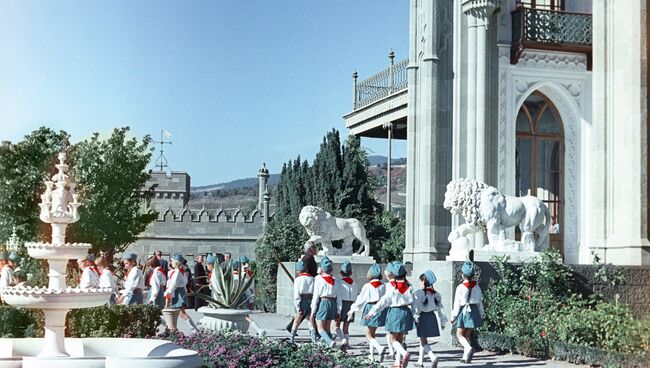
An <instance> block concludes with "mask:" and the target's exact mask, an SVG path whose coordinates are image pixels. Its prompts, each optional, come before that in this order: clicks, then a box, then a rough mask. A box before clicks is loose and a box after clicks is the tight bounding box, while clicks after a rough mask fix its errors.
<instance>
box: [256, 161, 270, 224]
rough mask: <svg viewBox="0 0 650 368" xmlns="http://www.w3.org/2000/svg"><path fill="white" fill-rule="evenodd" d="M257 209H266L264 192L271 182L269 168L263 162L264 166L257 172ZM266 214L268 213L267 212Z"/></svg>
mask: <svg viewBox="0 0 650 368" xmlns="http://www.w3.org/2000/svg"><path fill="white" fill-rule="evenodd" d="M257 182H258V188H257V189H258V190H257V196H258V197H257V209H258V210H260V211H262V212H263V211H264V192H266V185H267V184H268V182H269V169H267V168H266V163H263V164H262V167H261V168H260V169H259V171H258V172H257ZM265 215H266V214H265Z"/></svg>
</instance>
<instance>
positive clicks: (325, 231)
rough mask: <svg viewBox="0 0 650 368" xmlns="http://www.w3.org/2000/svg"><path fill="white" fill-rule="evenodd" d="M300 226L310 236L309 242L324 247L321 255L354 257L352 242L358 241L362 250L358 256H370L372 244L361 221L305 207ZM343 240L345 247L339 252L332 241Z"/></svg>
mask: <svg viewBox="0 0 650 368" xmlns="http://www.w3.org/2000/svg"><path fill="white" fill-rule="evenodd" d="M298 220H299V221H300V224H301V225H302V226H303V227H304V228H305V230H306V231H307V234H308V235H309V236H310V238H309V240H307V242H311V243H314V244H317V243H320V244H322V245H323V250H321V251H320V252H318V254H320V255H341V256H349V255H352V252H353V251H352V242H354V239H358V240H359V241H360V242H361V248H360V249H359V252H358V253H357V254H356V255H364V256H368V255H369V254H370V242H369V241H368V238H367V237H366V229H365V227H364V226H363V224H362V223H361V221H359V220H357V219H354V218H350V219H343V218H337V217H334V216H332V215H330V214H329V213H328V212H325V211H324V210H323V209H322V208H319V207H316V206H305V207H303V208H302V210H301V211H300V215H299V216H298ZM335 240H343V247H342V248H341V249H340V250H338V252H337V249H336V248H334V247H333V246H332V241H335Z"/></svg>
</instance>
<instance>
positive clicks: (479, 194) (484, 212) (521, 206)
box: [443, 178, 551, 252]
mask: <svg viewBox="0 0 650 368" xmlns="http://www.w3.org/2000/svg"><path fill="white" fill-rule="evenodd" d="M443 206H444V208H445V209H446V210H448V211H450V212H451V213H452V214H460V215H462V216H463V218H465V221H466V224H463V225H461V226H459V228H458V229H454V230H452V233H453V234H450V239H451V238H454V239H456V238H458V236H453V237H452V235H457V234H456V233H459V234H460V233H462V235H463V236H464V235H466V234H467V232H468V231H467V229H468V228H471V229H473V231H474V232H482V231H485V232H487V238H488V245H486V247H488V249H490V248H491V249H494V250H504V248H505V247H506V246H507V245H508V244H513V243H515V242H514V240H512V239H508V237H507V232H506V230H507V229H508V228H511V227H514V226H519V230H520V231H521V245H520V246H519V247H518V249H517V250H522V251H535V252H542V251H544V250H546V248H548V245H549V230H550V226H551V216H550V212H549V210H548V207H547V206H546V204H544V202H542V201H541V200H540V199H539V198H537V197H533V196H525V197H513V196H509V195H504V194H501V193H500V192H499V191H498V190H497V189H496V188H495V187H492V186H489V185H487V184H485V183H482V182H480V181H477V180H474V179H466V178H460V179H455V180H452V181H451V182H450V183H449V184H447V191H446V192H445V202H444V204H443ZM461 227H462V228H461Z"/></svg>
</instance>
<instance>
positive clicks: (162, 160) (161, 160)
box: [154, 129, 172, 171]
mask: <svg viewBox="0 0 650 368" xmlns="http://www.w3.org/2000/svg"><path fill="white" fill-rule="evenodd" d="M171 137H172V133H170V132H168V131H166V130H164V129H161V130H160V140H159V141H154V143H158V144H160V154H159V155H158V158H156V167H158V168H160V171H163V170H164V169H165V168H166V167H169V166H168V165H167V158H166V157H165V152H164V147H165V145H166V144H169V145H171V144H172V142H171V140H170V141H165V138H167V139H169V138H171Z"/></svg>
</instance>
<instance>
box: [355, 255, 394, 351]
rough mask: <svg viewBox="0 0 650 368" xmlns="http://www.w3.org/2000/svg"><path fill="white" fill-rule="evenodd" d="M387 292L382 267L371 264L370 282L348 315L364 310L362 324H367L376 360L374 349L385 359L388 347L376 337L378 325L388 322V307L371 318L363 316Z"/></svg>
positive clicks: (370, 346) (368, 336) (364, 286)
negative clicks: (382, 279) (382, 276)
mask: <svg viewBox="0 0 650 368" xmlns="http://www.w3.org/2000/svg"><path fill="white" fill-rule="evenodd" d="M385 293H386V285H384V283H383V282H381V267H379V265H378V264H374V265H372V266H370V269H369V270H368V283H367V284H365V285H363V287H362V288H361V292H360V293H359V296H358V297H357V300H356V301H355V302H354V304H352V306H351V307H350V311H349V312H348V315H350V314H352V313H355V312H358V311H362V313H361V318H360V322H361V326H366V339H368V345H369V348H370V360H373V361H374V360H375V355H374V350H377V353H379V361H380V362H382V361H383V360H384V353H385V351H386V348H385V347H383V346H381V344H380V343H379V341H377V339H376V338H375V333H376V331H377V327H382V326H384V324H385V323H386V312H388V310H387V309H384V310H383V311H381V313H378V314H376V315H374V316H373V317H372V318H371V319H370V320H366V319H365V318H363V317H364V316H365V315H367V314H368V312H370V309H372V307H373V306H374V305H375V304H377V302H379V299H381V297H382V296H384V294H385Z"/></svg>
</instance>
